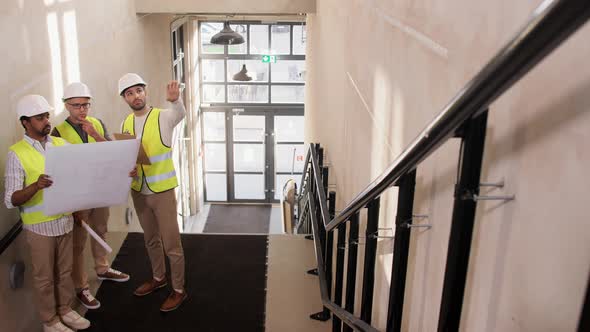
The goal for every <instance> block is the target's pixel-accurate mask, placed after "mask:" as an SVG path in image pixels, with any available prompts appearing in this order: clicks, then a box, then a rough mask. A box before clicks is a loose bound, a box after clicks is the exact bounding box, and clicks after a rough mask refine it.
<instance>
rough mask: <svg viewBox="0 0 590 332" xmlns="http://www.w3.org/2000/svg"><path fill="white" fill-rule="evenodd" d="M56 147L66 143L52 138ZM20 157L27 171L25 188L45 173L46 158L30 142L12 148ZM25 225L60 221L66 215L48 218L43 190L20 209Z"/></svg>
mask: <svg viewBox="0 0 590 332" xmlns="http://www.w3.org/2000/svg"><path fill="white" fill-rule="evenodd" d="M51 139H52V140H53V145H54V146H62V145H64V143H65V141H64V140H63V139H61V138H59V137H51ZM10 150H12V151H13V152H14V153H15V154H16V156H17V157H18V159H19V161H20V163H21V165H22V167H23V169H24V171H25V186H29V185H31V184H33V183H35V182H36V181H37V180H38V179H39V175H41V174H43V173H44V172H45V156H43V155H42V154H41V153H39V151H37V150H36V149H35V148H34V147H33V146H32V145H31V144H29V142H27V141H26V140H24V139H23V140H21V141H19V142H18V143H16V144H14V145H13V146H11V147H10ZM19 210H20V216H21V219H22V220H23V223H25V224H28V225H32V224H40V223H42V222H47V221H52V220H55V219H59V218H61V217H63V216H65V215H66V214H58V215H53V216H46V215H45V214H43V190H39V191H37V193H36V194H35V195H33V197H31V199H29V200H28V201H27V202H26V203H25V204H23V205H21V206H20V207H19Z"/></svg>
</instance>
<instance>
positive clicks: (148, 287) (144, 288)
mask: <svg viewBox="0 0 590 332" xmlns="http://www.w3.org/2000/svg"><path fill="white" fill-rule="evenodd" d="M166 285H168V281H167V280H166V278H164V279H162V280H161V281H158V280H156V279H151V280H149V281H146V282H144V283H143V284H141V286H139V287H137V289H136V290H135V292H133V294H134V295H135V296H145V295H148V294H150V293H152V292H153V291H155V290H158V289H160V288H162V287H164V286H166Z"/></svg>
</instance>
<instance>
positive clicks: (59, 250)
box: [4, 95, 90, 332]
mask: <svg viewBox="0 0 590 332" xmlns="http://www.w3.org/2000/svg"><path fill="white" fill-rule="evenodd" d="M51 110H53V108H52V107H51V106H49V104H48V103H47V100H45V98H43V97H42V96H39V95H27V96H24V97H23V98H21V99H20V100H19V101H18V104H17V114H18V118H19V120H20V122H21V124H22V126H23V127H24V128H25V135H24V138H23V139H22V140H20V141H19V142H18V143H16V144H14V145H12V146H11V147H10V151H9V152H8V158H7V160H6V174H5V177H4V178H5V195H4V203H5V204H6V206H7V207H8V208H15V207H18V208H19V210H20V217H21V219H22V222H23V228H24V229H25V237H26V240H27V243H28V246H29V249H30V254H31V263H32V274H33V288H34V289H35V295H36V304H37V309H38V311H39V316H40V318H41V321H42V322H43V331H45V332H50V331H72V330H71V329H70V328H72V329H85V328H88V327H89V326H90V322H89V321H88V320H87V319H85V318H84V317H82V316H80V315H78V313H77V312H75V311H73V310H72V308H71V304H72V298H73V296H72V294H73V289H74V287H73V284H72V277H71V274H72V257H73V255H72V253H73V248H72V227H73V224H74V220H73V217H72V215H71V214H58V215H53V216H47V215H45V214H44V213H43V189H45V188H47V187H50V186H51V185H52V184H53V182H52V180H51V178H50V177H49V176H47V175H45V174H43V173H44V172H45V150H46V149H47V148H48V147H50V146H54V147H57V146H62V145H64V144H67V142H65V141H64V140H63V139H61V138H57V137H51V136H49V132H50V131H51V123H50V122H49V112H50V111H51ZM64 324H65V325H64Z"/></svg>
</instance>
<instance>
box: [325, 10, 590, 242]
mask: <svg viewBox="0 0 590 332" xmlns="http://www.w3.org/2000/svg"><path fill="white" fill-rule="evenodd" d="M589 17H590V1H588V0H552V1H544V2H543V3H541V5H539V7H537V9H536V10H535V11H534V13H533V16H532V17H531V18H530V20H529V21H528V23H527V24H526V25H525V26H524V27H523V28H522V29H521V30H520V32H519V33H517V34H516V36H514V37H513V38H512V40H511V41H510V42H508V44H506V46H504V47H503V48H502V49H501V50H500V51H499V52H498V53H497V54H496V55H495V56H494V57H493V58H492V59H491V60H490V62H488V64H487V65H486V66H485V67H484V68H483V69H482V70H481V71H480V72H479V73H478V74H477V75H476V76H475V77H474V78H473V79H472V80H471V81H470V82H469V83H467V85H466V86H465V87H464V88H463V89H461V91H459V93H458V94H457V95H456V96H455V97H454V98H453V99H452V100H451V101H450V103H449V104H447V106H445V107H444V108H443V110H442V111H441V112H440V113H439V114H438V115H437V116H436V117H435V118H434V120H433V121H432V122H431V123H430V124H429V125H428V126H426V128H425V129H424V130H423V131H422V132H421V133H420V135H418V137H417V138H416V139H415V140H414V141H413V142H412V143H411V144H410V145H409V146H408V147H407V148H406V149H405V150H404V151H403V152H402V153H401V154H400V156H399V157H398V158H397V159H396V160H395V161H394V162H393V163H392V164H391V165H390V166H389V167H388V168H387V169H386V170H385V171H384V172H383V173H382V174H381V175H380V176H379V177H377V178H376V179H375V180H374V181H373V182H371V183H370V184H369V185H368V186H367V187H366V188H365V189H363V190H362V191H361V192H360V193H359V194H358V195H357V196H356V197H355V198H354V199H353V200H352V201H351V202H350V203H348V205H347V206H346V207H345V208H344V209H343V210H342V211H341V212H340V213H339V214H338V215H337V216H336V217H334V219H332V220H331V221H330V222H329V223H328V224H327V225H325V226H326V230H328V231H330V230H333V229H334V228H336V227H337V226H338V225H340V224H341V223H343V222H344V221H346V220H347V219H348V218H350V217H351V216H352V214H353V213H355V212H356V211H358V210H360V209H361V208H363V207H364V206H366V205H367V204H368V203H369V202H370V201H371V200H373V199H375V198H376V197H377V196H379V195H380V194H381V193H383V192H384V191H385V190H386V189H387V188H389V187H390V186H391V185H392V184H393V183H395V182H396V181H397V180H398V179H399V178H400V177H401V176H402V175H404V174H405V173H407V172H409V171H411V170H412V169H414V168H415V167H416V165H418V163H420V162H421V161H423V160H424V159H426V158H427V157H428V156H429V155H430V154H432V152H434V151H435V150H436V149H437V148H438V147H439V146H440V145H442V144H443V143H444V142H445V141H446V140H447V139H449V138H450V137H451V136H453V134H454V133H455V132H456V130H457V129H458V128H459V127H460V126H461V124H462V123H463V122H465V120H467V119H469V118H470V117H473V116H475V115H477V114H478V113H479V112H482V111H483V110H485V109H486V108H487V107H488V106H489V105H490V104H491V103H492V102H493V101H494V100H495V99H496V98H498V96H500V95H501V94H502V93H504V92H505V91H506V90H507V89H508V88H510V87H511V86H512V85H513V84H514V83H515V82H516V81H518V80H519V79H520V78H522V77H523V76H524V75H525V74H526V73H527V72H528V71H529V70H531V69H532V68H533V67H534V66H535V65H536V64H538V63H539V62H540V61H541V60H542V59H543V58H544V57H545V56H547V55H548V54H549V53H550V52H551V51H552V50H553V49H555V48H556V47H557V46H558V45H559V44H560V43H561V42H562V41H564V40H565V39H566V38H568V37H569V36H570V35H572V34H573V33H574V31H576V30H577V29H578V28H579V27H581V26H582V25H583V24H584V23H585V22H586V21H587V20H588V18H589ZM314 167H315V165H314ZM316 174H317V173H316ZM324 196H325V195H324ZM323 211H325V210H323V209H322V213H323ZM326 220H327V219H326Z"/></svg>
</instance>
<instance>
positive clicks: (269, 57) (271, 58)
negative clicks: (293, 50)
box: [262, 55, 277, 63]
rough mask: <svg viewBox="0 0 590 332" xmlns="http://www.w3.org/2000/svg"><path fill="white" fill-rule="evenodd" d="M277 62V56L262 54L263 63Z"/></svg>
mask: <svg viewBox="0 0 590 332" xmlns="http://www.w3.org/2000/svg"><path fill="white" fill-rule="evenodd" d="M269 62H272V63H276V62H277V57H276V56H275V55H263V56H262V63H269Z"/></svg>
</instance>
